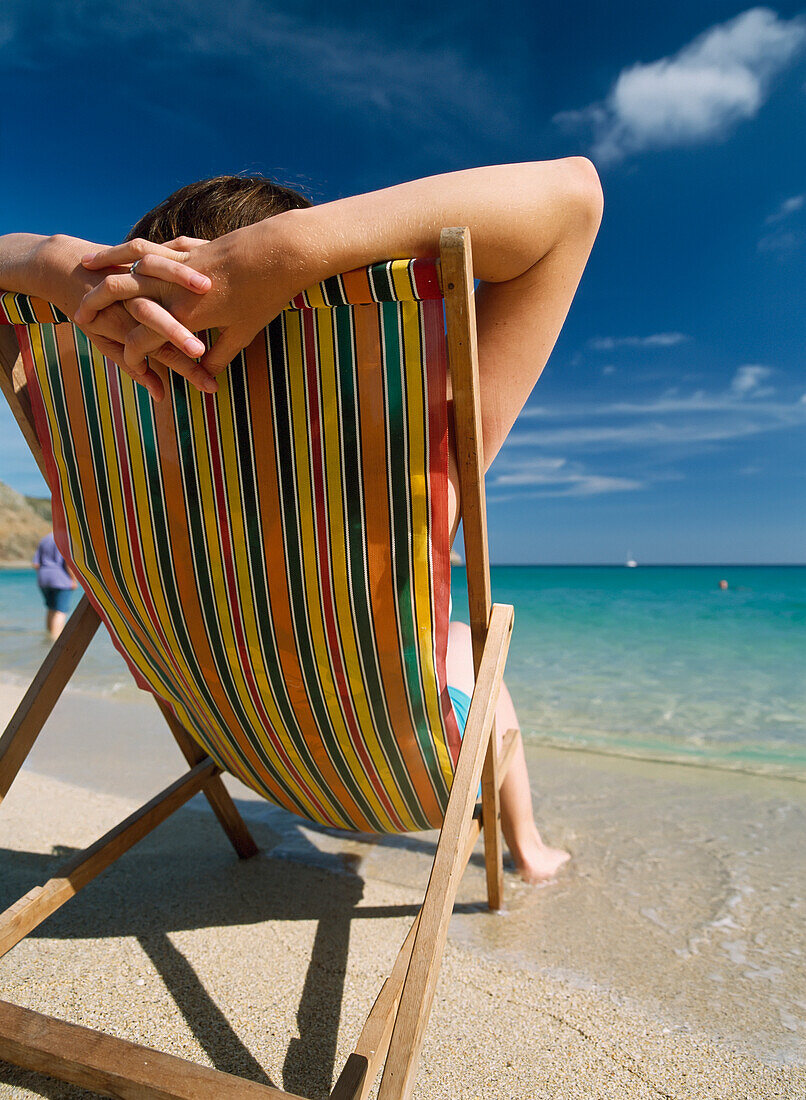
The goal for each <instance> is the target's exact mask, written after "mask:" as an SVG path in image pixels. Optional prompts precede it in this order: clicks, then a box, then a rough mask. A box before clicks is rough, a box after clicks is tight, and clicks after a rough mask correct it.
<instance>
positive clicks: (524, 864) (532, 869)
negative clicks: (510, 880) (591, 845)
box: [512, 829, 571, 886]
mask: <svg viewBox="0 0 806 1100" xmlns="http://www.w3.org/2000/svg"><path fill="white" fill-rule="evenodd" d="M517 849H518V850H517V851H514V850H513V851H512V858H513V860H514V861H515V868H516V870H517V872H518V874H519V875H520V876H521V878H522V879H523V881H524V882H528V883H529V885H530V886H534V885H536V884H537V883H539V882H548V880H549V879H551V878H554V876H555V875H556V874H557V872H558V871H559V869H560V868H561V867H562V866H563V864H565V863H567V862H568V860H569V859H570V858H571V853H570V852H566V851H564V850H563V849H562V848H549V846H548V845H547V844H544V843H543V841H542V840H541V839H540V833H538V831H537V829H535V830H534V835H533V836H530V837H529V838H528V839H527V840H526V841H525V842H524V843H522V844H520V845H518V846H517Z"/></svg>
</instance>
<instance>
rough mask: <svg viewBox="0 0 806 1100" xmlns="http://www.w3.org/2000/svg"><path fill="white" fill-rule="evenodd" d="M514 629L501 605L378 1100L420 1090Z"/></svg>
mask: <svg viewBox="0 0 806 1100" xmlns="http://www.w3.org/2000/svg"><path fill="white" fill-rule="evenodd" d="M511 632H512V608H511V607H505V606H502V605H500V604H496V605H495V606H494V607H493V609H492V614H491V616H490V628H489V631H488V633H487V641H486V643H485V646H484V652H483V655H482V660H481V663H480V665H479V671H478V675H477V677H476V686H475V688H474V691H473V698H472V700H471V703H470V711H469V712H468V716H467V725H466V726H465V734H464V739H463V742H462V750H461V752H460V753H459V762H458V764H457V767H456V774H455V776H454V781H453V787H452V788H451V795H450V798H449V800H448V807H447V810H446V812H445V820H444V823H443V826H442V831H441V833H440V837H439V843H438V844H437V851H436V855H435V857H434V865H433V868H432V870H431V877H430V879H429V881H428V888H427V890H426V892H425V898H424V900H423V907H422V909H421V911H420V921H419V927H418V929H417V932H416V935H415V937H414V946H413V949H412V954H411V961H410V963H409V967H408V971H407V973H406V980H405V982H404V984H403V989H402V992H401V995H400V1006H399V1008H398V1012H397V1019H396V1021H395V1026H394V1030H393V1032H392V1039H391V1042H390V1044H389V1056H388V1058H387V1059H386V1065H385V1067H384V1071H383V1077H382V1078H381V1087H380V1090H379V1092H378V1100H408V1098H409V1097H410V1096H411V1092H412V1089H413V1088H414V1076H415V1073H416V1070H417V1065H418V1063H419V1058H420V1049H421V1047H422V1043H423V1038H424V1036H425V1029H426V1026H427V1024H428V1017H429V1015H430V1012H431V1003H432V1001H433V999H434V989H435V987H436V982H437V976H438V974H439V964H440V960H441V958H442V952H443V951H444V949H445V941H446V939H447V935H448V922H449V920H450V917H451V912H452V911H453V903H454V901H455V899H456V891H457V889H458V886H459V877H460V876H459V868H460V864H461V860H462V857H463V855H464V852H465V850H466V845H467V840H468V834H469V833H470V832H471V831H472V830H473V828H474V824H475V823H474V818H473V810H474V807H475V801H476V791H477V789H478V782H479V779H480V777H481V769H482V763H483V759H484V754H485V752H486V749H487V742H488V739H489V737H490V735H491V733H492V728H493V723H494V721H495V708H496V706H497V703H498V693H499V691H500V688H501V682H502V680H503V676H504V664H505V663H506V656H507V651H508V649H509V639H510V635H511Z"/></svg>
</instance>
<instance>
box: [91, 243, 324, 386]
mask: <svg viewBox="0 0 806 1100" xmlns="http://www.w3.org/2000/svg"><path fill="white" fill-rule="evenodd" d="M251 228H253V227H249V229H251ZM251 243H252V242H251V241H250V240H249V238H248V230H237V231H235V232H233V233H229V234H227V235H226V236H224V237H219V238H217V239H216V240H214V241H202V240H197V239H193V238H188V237H181V238H178V239H177V240H174V241H170V242H169V243H167V244H164V245H163V244H153V243H152V242H150V241H144V240H139V239H135V240H132V241H127V242H125V243H124V244H119V245H114V246H112V247H109V248H103V249H101V250H100V251H98V252H97V253H95V254H94V255H91V256H85V257H84V258H83V260H82V263H83V265H84V267H85V268H87V269H88V270H90V271H99V272H100V271H103V270H105V269H109V268H113V269H114V270H113V271H112V272H111V273H110V274H108V275H106V276H105V277H104V278H103V279H102V280H101V281H100V282H99V283H98V284H97V286H95V287H94V288H93V289H92V290H90V291H89V292H88V293H87V294H85V296H84V298H83V299H82V302H81V305H80V307H79V309H78V311H77V312H76V314H75V318H74V319H75V322H76V324H77V325H79V326H80V327H82V328H85V329H86V330H87V331H88V332H90V331H91V329H92V327H93V326H94V325H97V324H98V323H99V321H100V320H101V319H102V318H103V316H104V314H105V313H106V312H107V311H108V310H113V309H115V308H120V303H122V304H123V305H124V306H125V308H126V310H127V311H128V313H129V314H130V315H131V317H132V318H133V319H134V320H135V321H137V322H138V323H137V325H136V327H134V328H132V329H131V330H130V331H129V332H128V333H127V335H126V337H125V341H124V344H123V362H121V363H120V366H121V368H122V369H123V370H125V371H126V372H127V373H128V374H130V375H131V376H132V377H133V378H134V379H135V380H136V381H138V382H141V383H142V384H143V385H146V386H147V388H148V389H149V392H151V393H152V396H154V397H155V398H156V399H157V400H159V399H160V398H161V397H162V383H161V380H160V379H159V378H158V376H156V375H155V373H154V372H153V371H151V372H150V373H149V367H148V364H147V361H146V357H147V356H151V357H152V358H157V359H159V360H160V361H161V362H163V363H165V365H167V366H170V367H171V369H174V370H177V371H178V372H179V373H180V374H183V375H184V377H186V378H187V379H188V381H190V382H191V383H192V384H193V385H195V386H197V387H198V388H199V389H201V390H205V391H207V392H215V390H216V389H217V385H216V382H215V377H214V376H215V375H216V374H217V373H219V372H220V371H221V370H223V369H224V368H225V367H226V366H227V365H228V363H230V362H231V360H232V359H233V358H234V357H235V356H236V355H237V354H238V352H239V351H241V350H242V349H243V348H245V347H246V346H247V345H248V344H249V343H251V341H252V340H253V339H254V337H255V336H256V335H257V333H258V332H259V331H260V330H261V329H262V328H263V327H264V326H265V325H266V324H267V323H268V322H269V321H270V320H271V319H272V318H273V317H275V316H276V315H277V314H278V313H279V312H280V310H282V309H283V307H284V306H285V305H287V303H288V302H289V301H290V299H291V298H292V297H293V296H294V294H296V293H298V291H299V290H301V289H303V287H302V286H295V285H294V283H293V281H292V279H293V277H292V275H291V272H290V267H291V265H290V264H289V262H288V259H287V258H285V259H284V258H283V257H282V249H278V250H277V252H278V257H279V258H278V259H276V260H274V261H273V260H272V256H271V253H269V254H268V256H267V254H266V252H265V251H264V252H263V253H262V255H261V257H260V263H259V264H258V263H256V262H255V260H254V249H253V248H250V247H249V246H250V244H251ZM135 263H136V265H137V266H136V271H134V272H132V270H131V265H132V264H135ZM202 329H218V330H219V336H218V339H217V340H216V342H215V343H214V344H213V345H212V347H211V348H209V349H205V347H204V345H203V344H202V343H201V341H199V340H198V338H197V337H195V336H193V332H194V331H195V332H199V331H201V330H202ZM188 355H193V356H196V357H198V356H201V360H200V362H198V363H194V362H192V360H191V363H192V367H188V364H187V362H186V358H187V356H188ZM155 379H156V381H157V382H158V383H159V387H156V386H155V385H154V380H155ZM157 388H159V392H156V390H157Z"/></svg>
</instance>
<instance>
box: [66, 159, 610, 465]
mask: <svg viewBox="0 0 806 1100" xmlns="http://www.w3.org/2000/svg"><path fill="white" fill-rule="evenodd" d="M601 212H602V193H601V188H600V186H599V181H598V178H597V176H596V171H595V169H594V168H593V165H591V164H590V162H589V161H586V160H584V159H583V158H578V157H574V158H570V159H567V160H559V161H544V162H537V163H530V164H515V165H503V166H498V167H490V168H474V169H470V170H467V171H463V172H453V173H450V174H447V175H442V176H433V177H430V178H428V179H423V180H416V181H414V182H411V183H404V184H400V185H398V186H396V187H390V188H387V189H385V190H383V191H375V192H372V193H371V194H368V195H358V196H355V197H353V198H348V199H339V200H338V201H336V202H331V203H327V204H325V205H323V206H318V207H310V208H308V209H305V210H294V211H289V212H287V213H284V214H279V215H277V216H275V217H273V218H270V219H267V220H266V221H263V222H259V223H257V224H256V225H252V226H248V227H247V228H245V229H240V230H237V231H236V232H234V233H229V234H227V235H226V236H224V237H220V238H218V239H217V240H214V241H211V242H209V243H208V244H205V245H200V246H199V247H198V248H196V249H195V250H194V251H193V255H192V263H193V267H194V268H195V269H196V270H197V271H201V272H203V273H204V274H207V275H209V276H210V278H211V280H212V283H213V286H212V289H211V290H210V291H209V292H208V293H207V294H205V295H204V296H203V297H201V298H200V297H196V296H193V295H191V294H188V293H187V291H185V290H182V289H181V288H179V287H176V286H172V285H170V284H168V283H162V284H160V288H159V291H158V296H157V297H158V300H159V301H160V302H161V303H162V305H163V306H165V307H166V308H167V309H168V310H169V311H170V312H171V313H172V314H173V316H174V317H176V318H177V319H178V320H179V321H181V322H182V323H183V324H184V325H186V326H187V327H188V328H191V329H194V330H197V331H198V330H199V329H202V328H218V329H220V330H221V335H220V337H219V339H218V342H217V343H216V344H215V345H214V346H213V348H212V349H211V350H210V351H209V352H208V353H207V354H206V355H205V356H204V359H203V363H204V365H205V366H206V367H207V369H208V370H210V371H211V372H212V373H215V372H217V371H218V370H221V369H223V368H224V367H225V366H226V365H227V363H229V362H230V360H231V359H232V358H233V357H234V356H235V355H236V354H237V353H238V351H240V350H241V348H243V347H245V346H246V345H247V344H248V343H249V342H250V341H251V340H252V339H253V337H254V336H255V335H256V333H257V332H258V331H259V330H260V329H261V328H262V327H263V326H264V325H265V324H267V323H268V321H270V320H271V319H272V318H273V317H274V316H276V315H277V314H278V313H279V312H280V310H281V309H282V308H283V307H284V306H285V305H286V304H287V302H288V301H289V300H290V299H291V298H292V297H294V295H295V294H297V293H299V291H301V290H304V289H305V288H306V287H308V286H311V285H313V284H315V283H317V282H321V281H322V280H323V279H326V278H328V277H330V276H332V275H336V274H338V273H339V272H342V271H348V270H350V269H352V268H356V267H363V266H365V265H367V264H370V263H373V262H376V261H378V260H385V259H390V258H395V257H410V256H413V257H426V256H436V255H438V252H439V234H440V230H441V229H442V228H443V227H444V226H450V225H467V226H469V227H470V231H471V238H472V242H473V266H474V275H475V277H476V278H477V279H479V280H481V284H482V285H481V286H480V287H479V290H478V293H477V313H478V321H479V359H480V371H481V405H482V425H483V435H484V453H485V462H486V465H488V466H489V464H490V462H491V461H492V459H493V458H494V456H495V455H496V454H497V452H498V450H499V449H500V447H501V444H502V443H503V441H504V439H505V438H506V436H507V434H508V432H509V430H510V428H511V427H512V424H513V423H514V421H515V418H516V417H517V415H518V413H519V412H520V410H521V408H522V407H523V404H524V402H525V401H526V399H527V397H528V396H529V393H530V392H531V389H532V387H533V386H534V384H535V382H536V381H537V379H538V377H539V376H540V372H541V371H542V369H543V367H544V365H545V363H546V360H547V359H548V356H549V353H550V352H551V349H552V347H553V346H554V342H555V340H556V338H557V335H558V333H559V331H560V328H561V327H562V323H563V321H564V319H565V316H566V313H567V312H568V308H569V306H570V304H571V301H572V299H573V296H574V293H575V291H576V287H577V284H578V282H579V279H580V277H581V275H582V271H583V269H584V266H585V262H586V260H587V258H588V254H589V252H590V249H591V246H592V244H593V241H594V238H595V236H596V232H597V229H598V226H599V221H600V218H601ZM160 250H161V246H157V245H149V244H148V242H130V243H129V244H127V245H120V246H116V247H115V248H113V249H107V250H105V251H104V252H101V253H99V254H98V255H97V256H96V257H95V258H94V260H93V261H92V262H91V266H92V267H93V268H100V267H102V266H103V265H105V264H110V263H113V264H121V263H127V262H131V261H132V260H133V259H136V258H137V257H138V256H140V255H143V254H147V253H152V254H154V255H155V256H156V255H159V254H160ZM146 262H149V263H153V262H155V259H149V260H148V261H145V260H144V261H143V262H142V264H141V266H140V270H141V271H143V270H145V264H146ZM135 294H142V288H141V287H140V285H139V284H138V281H137V278H136V277H135V278H132V277H131V276H129V275H127V274H125V273H120V274H117V275H113V276H110V277H109V278H108V279H106V280H104V282H103V283H101V284H100V285H99V286H98V288H97V289H96V290H94V291H93V292H92V293H90V294H88V295H87V297H86V299H85V300H84V302H83V303H82V306H81V309H80V311H79V319H80V320H81V321H84V320H87V321H89V322H91V321H92V319H93V317H94V315H95V312H96V311H98V310H102V309H104V308H105V307H107V306H108V305H110V304H111V303H112V302H115V301H120V300H122V299H125V298H127V297H130V296H134V295H135ZM132 312H133V313H134V315H135V316H137V312H136V311H135V309H132ZM143 319H144V320H145V318H143ZM152 327H153V326H152ZM157 338H158V337H154V336H153V334H152V333H148V332H146V331H145V330H144V329H139V330H135V332H134V333H133V334H132V336H131V337H130V338H129V340H128V341H127V348H126V355H127V360H128V361H129V363H130V365H133V364H134V363H137V362H139V360H141V359H142V357H143V355H145V354H148V353H149V352H150V350H151V347H152V346H153V341H154V339H157Z"/></svg>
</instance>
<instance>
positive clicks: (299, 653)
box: [0, 260, 459, 832]
mask: <svg viewBox="0 0 806 1100" xmlns="http://www.w3.org/2000/svg"><path fill="white" fill-rule="evenodd" d="M10 298H13V302H10V301H8V300H9V299H10ZM0 305H1V306H2V311H3V312H4V319H5V320H6V321H7V322H8V323H11V324H15V325H16V326H17V334H18V336H19V340H20V348H21V351H22V354H23V358H24V362H25V366H26V372H27V377H28V383H29V390H30V394H31V399H32V404H33V407H34V412H35V416H36V421H37V430H38V433H39V437H40V442H41V443H42V446H43V449H44V451H45V456H46V460H47V463H48V469H49V472H50V480H51V488H52V492H53V498H54V526H55V530H56V537H57V541H58V542H59V544H60V546H61V548H62V551H63V552H65V553H66V556H69V557H70V558H71V559H72V561H73V563H74V565H75V568H76V571H77V573H78V574H79V575H80V577H81V579H82V583H83V584H84V587H85V589H86V591H87V593H88V595H89V596H90V598H91V599H92V600H93V602H94V604H95V605H96V607H97V608H98V610H99V612H100V613H101V615H102V617H103V619H104V621H105V622H106V624H107V626H108V628H109V630H110V633H111V635H112V638H113V640H114V641H115V643H116V645H117V646H118V648H119V649H120V650H121V652H122V653H123V655H124V656H125V658H126V660H127V662H128V663H129V666H130V667H131V669H132V671H133V673H134V675H135V677H136V679H137V682H138V683H139V684H140V686H141V687H143V688H146V689H147V690H149V691H152V692H153V693H154V694H156V695H158V696H159V697H161V698H162V699H165V700H167V701H168V702H169V703H170V705H171V706H172V707H173V709H174V711H175V713H176V714H177V716H178V717H179V719H180V720H181V721H182V722H183V724H184V725H185V726H186V727H187V728H188V730H189V731H190V732H191V733H192V734H193V736H194V737H195V738H196V739H197V740H198V741H199V743H200V744H201V745H203V747H204V748H205V749H206V750H207V751H208V752H209V753H210V755H211V756H212V757H213V758H214V759H215V760H216V761H217V762H218V763H220V764H221V766H222V767H224V768H225V769H226V770H228V771H230V772H232V773H233V774H234V775H236V776H238V778H239V779H241V780H242V781H243V782H245V783H246V784H247V785H249V786H250V787H252V788H253V789H254V790H256V791H258V792H259V793H260V794H262V795H264V796H265V797H267V798H269V799H271V800H273V801H275V802H277V803H279V804H280V805H282V806H285V807H286V808H288V809H290V810H293V811H294V812H296V813H298V814H301V815H303V816H305V817H307V818H310V819H311V820H314V821H318V822H321V823H323V824H328V825H335V826H340V827H344V828H353V829H361V830H369V831H376V832H399V831H407V830H413V829H421V828H429V827H433V826H436V825H438V824H439V823H440V822H441V819H442V815H443V813H444V809H445V806H446V803H447V796H448V791H449V789H450V785H451V781H452V777H453V769H454V765H455V761H456V757H457V754H458V747H459V736H458V730H457V727H456V721H455V717H454V715H453V711H452V708H451V706H450V702H449V699H448V695H447V691H446V687H445V650H446V643H447V626H448V595H449V584H450V571H449V551H448V518H447V409H446V353H445V338H444V315H443V303H442V300H441V294H440V289H439V277H438V265H437V264H436V263H435V262H433V261H422V260H416V261H401V260H396V261H390V262H389V263H388V264H378V265H374V266H373V267H372V268H368V269H366V270H362V271H357V272H350V273H348V274H346V275H343V276H338V277H337V278H336V279H334V280H328V281H327V283H323V284H321V285H320V286H318V287H314V288H312V289H311V290H308V291H306V292H305V293H304V294H303V295H300V296H299V297H298V298H296V299H295V300H294V302H293V303H291V305H290V306H289V307H288V308H287V309H286V310H285V311H284V312H283V313H282V314H281V315H280V316H279V317H277V318H276V319H275V320H274V321H273V322H272V323H271V324H270V325H269V327H268V328H267V329H266V330H264V332H262V333H261V334H259V336H258V337H257V338H256V340H255V341H254V342H253V343H252V345H251V346H250V347H249V348H247V349H246V350H245V351H244V352H243V353H242V354H241V355H240V356H239V357H238V358H237V359H236V360H235V361H234V362H233V363H232V364H231V365H230V367H229V368H228V370H227V371H226V372H225V373H224V374H222V375H221V376H220V378H219V392H218V393H217V394H215V395H209V394H204V395H203V394H201V393H199V392H198V391H197V390H195V389H193V388H192V387H190V386H188V385H187V384H186V383H185V381H184V379H182V378H181V377H179V376H177V375H174V376H172V377H171V379H170V384H169V387H168V394H167V396H166V399H165V401H163V402H161V403H160V404H158V405H155V404H154V403H153V402H152V401H151V399H150V397H149V396H148V395H147V393H146V392H145V391H144V390H143V389H142V388H140V387H136V386H135V385H134V384H133V382H132V381H131V380H130V379H129V378H128V377H127V376H126V375H124V374H122V373H121V372H120V371H119V370H118V368H117V367H115V366H114V364H111V363H109V362H107V361H106V360H105V359H104V358H103V356H101V355H100V354H99V353H98V352H97V351H96V350H95V349H94V348H93V347H92V345H91V344H90V343H89V341H88V340H87V338H86V337H85V336H84V335H83V333H81V332H80V331H79V330H78V329H76V328H74V327H73V326H72V325H71V324H69V323H53V322H58V321H59V319H60V316H59V315H58V313H57V312H56V313H54V312H53V311H52V307H50V306H49V304H48V303H38V302H35V301H34V300H30V299H29V300H22V296H20V295H13V296H12V295H4V296H2V297H0Z"/></svg>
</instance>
